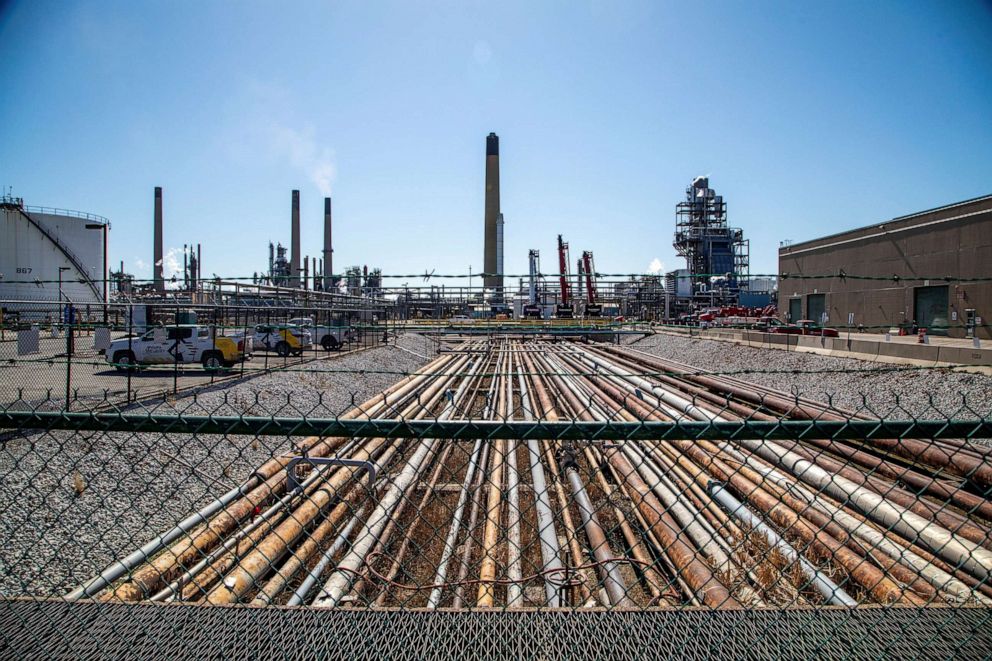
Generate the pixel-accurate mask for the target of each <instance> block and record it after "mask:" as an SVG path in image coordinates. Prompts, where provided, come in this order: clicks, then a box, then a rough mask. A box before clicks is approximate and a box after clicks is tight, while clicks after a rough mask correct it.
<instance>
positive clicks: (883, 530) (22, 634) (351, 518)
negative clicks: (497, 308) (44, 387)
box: [0, 320, 992, 658]
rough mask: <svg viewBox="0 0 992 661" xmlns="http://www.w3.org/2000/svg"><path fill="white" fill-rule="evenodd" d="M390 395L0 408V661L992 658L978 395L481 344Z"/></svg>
mask: <svg viewBox="0 0 992 661" xmlns="http://www.w3.org/2000/svg"><path fill="white" fill-rule="evenodd" d="M252 321H253V322H254V321H256V320H252ZM435 346H437V345H436V344H435ZM398 350H399V349H396V348H392V349H390V351H398ZM400 371H403V372H405V375H400V374H395V373H394V374H390V373H388V372H389V371H388V370H381V372H382V373H378V372H377V371H376V370H374V369H367V368H362V369H357V368H352V369H351V371H350V372H349V371H347V370H342V371H341V372H331V371H328V373H323V374H322V373H321V372H320V371H318V372H316V375H317V376H316V377H315V378H321V379H324V381H322V382H321V383H320V384H319V385H318V386H316V387H312V386H308V387H307V390H308V391H309V394H304V393H299V392H292V391H291V390H287V389H286V387H285V385H286V384H285V375H284V374H269V375H265V376H263V377H260V378H259V379H256V380H254V381H252V382H251V383H244V384H241V383H239V384H237V385H236V386H235V385H232V386H230V387H223V388H215V389H213V390H210V391H207V392H197V393H193V394H189V395H186V396H183V393H181V392H180V393H178V396H177V394H176V393H172V396H169V397H160V398H157V399H156V398H152V399H146V400H142V401H138V402H135V401H134V400H133V398H132V399H131V400H124V402H123V403H122V401H121V400H119V399H116V398H115V397H113V396H111V395H107V396H106V397H104V398H102V399H94V400H87V401H85V402H83V401H82V400H81V399H74V400H73V405H72V406H71V407H65V406H62V405H61V404H60V402H59V401H58V399H57V397H56V395H55V394H54V393H53V395H52V398H51V399H49V398H44V397H43V398H40V399H39V398H26V397H21V398H14V401H9V403H8V402H5V405H4V406H3V407H2V413H0V428H2V434H3V436H2V438H3V440H2V447H0V488H2V491H3V497H2V499H0V519H2V522H3V523H2V529H0V531H2V532H0V537H2V539H0V543H2V548H3V553H2V554H0V562H2V581H3V583H2V592H3V595H4V596H5V597H6V598H7V599H8V601H6V602H5V603H4V605H0V618H2V620H3V623H4V626H3V630H2V633H0V638H2V640H3V641H4V642H5V645H7V650H8V652H11V653H13V654H25V653H27V652H26V650H30V651H31V652H33V653H39V651H40V653H42V654H44V653H50V654H56V655H64V656H84V655H85V654H88V653H91V652H93V650H95V649H103V650H104V651H106V650H108V649H113V650H119V651H120V652H121V653H124V654H130V653H136V651H142V650H144V651H145V652H147V651H149V650H152V651H155V650H158V651H162V650H164V649H166V647H157V646H156V645H158V643H156V642H155V641H171V642H170V643H169V644H170V645H177V647H175V646H174V647H168V649H169V650H171V651H170V654H173V655H180V656H226V655H232V656H246V655H247V656H257V655H260V656H274V655H280V654H282V653H287V654H288V655H300V654H301V653H300V650H301V649H302V650H304V652H303V653H302V655H303V656H307V654H306V650H309V651H310V653H311V654H313V653H316V650H317V649H318V646H320V645H332V646H333V647H334V649H337V650H350V652H348V653H346V654H345V655H351V654H358V653H363V654H365V655H369V654H370V653H376V654H379V655H384V656H418V657H419V656H424V655H426V654H428V653H431V654H437V655H439V656H459V657H460V656H465V657H466V658H469V657H472V658H477V657H479V656H490V655H493V654H499V655H503V656H509V655H514V656H525V657H528V658H538V657H542V658H543V657H569V658H593V657H602V656H619V655H624V656H649V655H650V656H660V655H662V654H665V655H675V654H691V655H701V654H705V655H709V656H749V655H754V656H777V657H809V656H817V655H824V656H826V655H829V656H849V657H855V658H864V657H879V656H893V657H900V658H906V657H924V658H933V657H942V658H966V657H967V658H976V657H977V658H980V657H983V656H985V655H987V654H988V653H989V652H988V650H989V649H992V648H990V645H989V644H990V642H992V633H990V632H992V610H989V606H990V605H992V584H990V578H992V538H990V526H992V500H990V496H992V448H990V447H989V445H988V441H987V439H989V438H992V402H990V400H988V399H987V398H983V397H978V398H968V397H965V396H962V397H961V398H960V399H959V400H958V403H957V404H955V405H953V406H948V405H946V404H942V405H938V404H935V403H933V400H931V403H930V405H929V406H922V407H921V406H919V405H915V404H914V406H913V407H908V406H907V405H905V404H904V403H901V402H900V400H899V398H893V399H892V401H891V403H889V404H887V405H885V406H882V405H880V404H878V401H880V400H878V399H877V398H871V397H865V398H863V399H862V400H861V401H862V404H861V405H859V406H854V407H851V406H847V407H842V406H839V405H835V404H834V403H832V402H829V401H826V402H825V401H818V400H814V399H808V398H805V397H802V396H799V395H796V394H794V393H786V392H782V391H779V390H776V389H774V388H771V387H769V386H763V385H758V384H756V383H754V382H751V381H745V380H742V378H741V377H739V376H734V375H728V374H719V373H713V372H706V371H703V370H699V369H694V368H690V367H688V366H685V365H683V364H681V363H678V362H674V361H672V360H669V359H663V358H659V357H656V356H650V355H647V354H645V353H642V352H639V351H636V350H634V349H631V348H627V347H623V346H616V345H611V344H608V343H602V344H597V343H576V342H555V341H545V340H535V339H512V338H509V337H502V338H500V337H492V336H487V337H481V338H480V337H473V336H470V335H466V336H462V337H460V338H458V337H455V338H449V339H448V340H447V341H445V342H444V343H443V344H441V345H440V350H439V352H438V353H437V355H436V357H433V356H428V355H426V354H424V355H422V356H421V359H420V360H419V361H418V362H417V363H416V364H415V365H414V366H413V367H412V368H410V369H405V370H400ZM400 376H402V378H398V377H400ZM277 378H278V379H282V380H281V381H277V380H276V379H277ZM397 378H398V380H397ZM234 604H249V605H253V606H259V607H265V608H253V609H243V608H234V609H231V608H223V607H222V606H229V605H234ZM277 607H287V608H277ZM473 632H474V633H473ZM481 640H486V641H489V642H488V643H486V644H485V645H483V643H481V642H480V641H481ZM176 641H179V642H176ZM321 641H322V642H321ZM101 645H106V646H109V647H99V646H101ZM161 645H165V643H164V642H162V643H161ZM289 650H293V651H292V654H289ZM428 650H429V651H428Z"/></svg>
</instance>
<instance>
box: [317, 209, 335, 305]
mask: <svg viewBox="0 0 992 661" xmlns="http://www.w3.org/2000/svg"><path fill="white" fill-rule="evenodd" d="M333 261H334V247H333V244H332V243H331V198H329V197H325V198H324V262H323V264H322V265H321V267H320V270H321V272H322V273H323V275H324V291H330V290H331V286H332V284H333V283H332V282H331V278H332V277H333V275H334V267H333Z"/></svg>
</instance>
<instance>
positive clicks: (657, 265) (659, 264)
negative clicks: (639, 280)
mask: <svg viewBox="0 0 992 661" xmlns="http://www.w3.org/2000/svg"><path fill="white" fill-rule="evenodd" d="M664 270H665V262H663V261H661V260H660V259H658V258H657V257H655V258H654V259H652V260H651V263H650V264H648V273H649V274H651V275H660V274H661V272H662V271H664Z"/></svg>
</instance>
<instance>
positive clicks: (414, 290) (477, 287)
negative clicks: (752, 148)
mask: <svg viewBox="0 0 992 661" xmlns="http://www.w3.org/2000/svg"><path fill="white" fill-rule="evenodd" d="M500 147H501V145H500V137H499V136H498V135H497V134H496V133H495V132H493V133H489V134H488V135H487V136H485V140H484V151H483V152H482V153H483V158H484V160H483V162H482V172H483V174H484V190H483V191H482V205H481V209H480V211H481V214H480V220H481V225H482V229H483V254H482V256H481V257H482V260H481V261H482V265H483V269H482V273H481V277H479V275H480V274H478V273H476V274H475V275H476V277H475V279H474V281H473V274H472V273H471V271H470V272H469V273H468V274H460V275H459V276H458V277H456V278H453V279H445V280H441V279H432V275H433V274H432V273H431V272H425V273H424V275H423V278H422V279H416V278H414V279H412V280H413V282H410V281H409V280H411V279H410V278H404V280H407V281H406V282H402V283H401V282H399V281H398V279H397V278H396V277H390V273H389V267H388V265H382V264H372V265H369V264H367V263H365V264H361V263H358V264H355V263H352V264H351V265H342V263H341V261H340V260H337V269H335V260H334V250H335V248H334V242H333V227H334V224H333V218H332V208H333V207H332V199H331V198H330V197H324V198H323V216H322V218H320V221H319V222H320V224H319V225H316V223H313V220H311V221H310V223H308V226H311V227H312V226H315V225H316V226H317V227H320V228H321V229H322V233H321V236H320V242H319V248H318V249H315V250H313V251H305V250H304V245H307V242H306V241H304V239H305V238H306V239H309V240H310V241H312V238H313V237H311V236H307V237H305V236H304V232H303V227H302V225H303V220H304V219H303V218H301V211H300V199H301V195H302V194H303V192H301V190H299V189H295V190H292V191H290V195H289V202H290V204H289V214H288V215H289V228H288V230H289V231H288V236H283V237H278V236H274V237H270V240H269V241H268V243H267V245H266V247H265V249H264V250H263V251H259V254H258V255H257V257H258V258H259V259H252V260H250V261H246V264H251V263H254V264H255V265H256V268H251V269H248V268H246V269H245V272H244V273H238V274H234V275H236V276H237V277H229V278H224V277H220V278H218V277H216V276H211V277H207V278H205V277H203V273H204V262H205V260H209V259H210V251H211V247H210V246H203V245H201V244H199V243H197V244H195V245H194V244H184V245H183V248H182V266H181V271H179V272H177V273H171V274H170V276H169V277H168V278H167V277H166V275H165V257H166V255H165V245H166V237H167V236H168V235H169V224H168V214H167V212H166V200H165V197H166V192H165V191H163V189H162V188H161V187H154V188H153V190H152V195H151V201H152V205H151V223H150V225H151V230H152V231H151V238H152V241H151V243H152V246H151V248H152V249H151V254H150V257H151V262H152V264H153V269H152V276H151V278H147V279H142V278H139V277H136V276H135V275H134V274H131V273H128V272H126V271H125V268H124V263H123V262H120V263H119V264H114V263H112V262H110V261H109V259H108V256H109V254H110V247H111V245H112V238H113V237H112V232H111V222H110V221H109V220H107V219H106V218H103V217H101V216H98V215H95V214H91V213H85V212H76V211H64V210H58V209H50V208H44V207H33V206H29V205H27V204H25V202H24V200H22V199H20V198H17V197H14V196H13V195H12V194H7V195H5V196H4V197H3V200H2V204H0V210H2V223H3V225H2V231H3V235H4V237H5V238H6V239H7V240H5V241H4V242H3V245H2V247H0V298H2V299H4V300H5V303H4V309H5V311H8V312H10V311H15V312H16V311H17V310H18V306H23V304H25V303H26V302H39V301H62V302H64V303H66V304H68V305H71V306H74V307H75V308H80V309H81V308H83V307H86V309H87V310H89V313H90V315H91V316H92V315H93V314H94V311H95V310H96V309H97V308H96V307H95V306H99V305H100V304H114V303H151V304H154V303H156V302H162V301H171V302H177V303H181V304H188V305H208V304H228V303H237V304H246V305H256V304H257V305H264V306H269V307H273V306H275V307H282V308H292V307H294V306H300V305H303V306H310V305H317V306H323V307H325V308H327V309H331V308H335V307H342V306H343V307H351V308H359V307H362V306H364V305H366V304H370V305H374V306H376V307H383V308H384V309H389V315H390V316H391V317H393V318H397V319H411V320H417V319H431V320H446V319H450V318H453V317H454V318H458V319H471V320H493V321H509V320H545V321H549V320H555V319H571V320H597V321H603V320H614V321H619V320H622V321H624V322H638V321H640V322H651V323H664V324H677V325H686V324H688V325H698V324H700V323H702V322H703V321H704V320H707V319H708V318H710V319H711V318H720V317H721V316H728V315H729V316H732V317H733V318H734V319H735V320H738V321H740V320H741V318H743V320H744V322H745V323H748V324H753V323H755V322H756V321H757V320H758V319H761V318H768V317H776V316H777V317H778V318H779V319H780V320H781V321H783V322H785V323H795V322H797V321H799V320H802V319H805V320H809V321H813V322H816V323H820V324H826V323H834V324H836V323H837V322H838V321H839V320H840V319H842V318H843V316H844V315H845V312H847V313H850V314H854V315H855V316H856V317H859V318H864V319H866V320H868V321H871V322H872V324H871V325H872V327H873V328H875V329H876V332H882V331H883V330H885V328H886V326H885V324H889V327H891V328H892V329H901V331H905V332H909V331H911V330H912V329H913V327H914V324H913V322H914V320H915V321H917V323H916V326H919V323H918V322H919V320H920V319H922V320H924V321H925V322H926V325H927V327H929V328H931V330H932V332H934V333H937V334H940V333H942V332H944V329H950V328H951V327H952V326H953V325H954V324H953V322H954V321H955V320H957V318H958V317H961V318H963V319H964V321H965V324H966V325H968V327H969V328H972V329H973V330H961V331H955V330H948V331H947V333H948V334H950V335H955V334H967V335H969V336H970V335H971V334H975V335H978V336H983V335H985V334H987V333H988V331H987V330H986V329H985V328H984V327H985V326H986V325H987V324H986V323H985V322H983V321H982V320H983V319H985V320H987V319H988V318H989V315H983V314H982V307H983V305H984V299H985V297H986V293H985V285H983V284H981V283H976V284H975V285H973V286H970V288H969V289H968V291H967V292H965V293H960V292H963V291H964V290H961V289H960V288H959V289H958V291H959V293H958V294H957V296H958V299H960V300H959V301H958V302H957V303H955V301H952V298H953V297H954V296H955V295H956V294H955V292H954V291H949V290H948V289H947V288H946V287H944V288H943V289H939V288H935V286H933V285H927V284H925V283H919V284H912V285H906V286H903V287H902V288H900V289H899V292H901V293H896V294H886V296H888V297H889V298H890V299H891V301H889V300H888V299H886V300H887V302H886V305H885V306H881V307H878V309H876V308H875V307H872V306H871V304H870V302H869V301H868V300H867V298H864V297H870V296H875V294H867V293H866V294H864V295H863V296H862V297H863V298H864V300H861V299H857V298H852V297H849V296H848V295H847V294H846V293H841V292H847V291H848V289H849V286H848V285H847V284H845V283H844V282H843V281H836V282H834V281H829V280H827V281H822V282H817V283H813V285H811V286H810V287H809V288H808V289H809V291H808V292H807V291H805V290H802V289H801V288H800V287H798V286H792V287H791V288H790V290H789V292H788V294H787V297H788V300H787V301H786V302H785V303H784V304H783V303H782V302H781V301H780V300H779V287H780V282H779V278H778V277H776V276H775V275H768V274H764V275H762V276H760V277H753V276H752V274H751V265H750V240H749V239H748V238H747V234H746V228H744V227H741V226H735V224H732V223H731V222H730V214H729V212H728V201H727V200H726V199H725V198H724V196H723V195H721V194H719V193H718V192H717V189H716V188H715V187H714V186H713V185H711V181H710V177H709V176H697V177H695V178H693V179H692V180H691V183H690V184H689V185H688V186H686V188H685V189H684V197H683V198H682V199H681V200H680V201H678V202H676V204H675V209H674V217H672V216H668V218H669V219H670V220H668V221H666V223H667V222H670V223H671V224H670V225H669V227H672V228H673V232H672V234H669V235H668V236H669V237H671V239H670V240H671V245H672V247H673V248H674V251H675V253H676V255H678V256H679V257H681V258H683V259H684V260H685V264H684V267H682V268H678V269H675V270H671V271H668V272H659V273H652V274H646V275H639V274H632V273H629V272H628V269H627V268H625V265H623V264H610V265H606V268H605V269H604V268H603V267H604V265H602V264H597V262H596V259H595V257H594V251H593V249H592V248H594V246H588V245H580V246H576V247H575V248H574V249H573V247H572V246H571V245H570V240H569V228H568V227H561V228H549V233H548V236H547V238H548V243H549V244H550V249H548V248H543V249H542V248H540V247H537V246H534V247H531V248H529V249H528V251H527V269H526V272H525V273H523V274H513V276H508V275H507V273H506V271H505V266H504V264H505V262H506V254H505V245H506V234H505V233H506V232H507V231H508V229H507V227H508V226H507V225H506V222H505V219H504V210H503V208H502V205H501V199H500V192H501V191H500ZM670 193H674V191H662V192H661V193H660V194H659V197H660V198H662V199H665V198H669V199H670V198H671V197H675V196H674V194H672V195H670ZM962 205H965V206H968V208H972V207H974V208H975V209H978V211H977V212H975V213H969V214H965V215H964V216H961V218H967V223H969V225H968V227H969V228H970V227H975V228H977V229H975V230H970V229H968V230H958V229H957V225H959V224H960V222H956V221H955V222H952V221H946V222H945V221H941V225H940V229H941V231H945V228H949V229H948V230H947V231H948V232H951V234H949V235H948V236H949V238H948V240H949V241H955V240H957V239H956V238H955V237H958V236H959V234H960V232H961V231H968V232H972V231H973V232H977V234H976V236H978V237H981V236H986V235H987V233H986V232H985V231H984V229H983V228H987V225H988V222H989V221H988V218H987V216H988V211H987V206H988V204H987V198H979V199H977V200H974V201H968V202H962V203H959V204H956V205H949V206H948V207H946V209H947V210H948V211H946V212H945V211H943V209H945V208H944V207H942V208H940V209H938V210H935V211H932V212H923V213H921V214H916V215H913V216H908V217H907V218H917V217H920V218H930V217H934V216H936V217H940V218H943V217H944V216H947V217H948V218H951V219H952V220H953V219H956V218H958V216H955V215H954V213H955V211H956V210H957V209H959V208H962ZM662 206H663V205H662ZM896 220H899V221H900V222H901V219H896ZM961 222H964V221H961ZM280 225H281V223H275V224H274V225H273V226H275V227H278V226H280ZM282 226H283V227H285V225H282ZM883 226H884V225H883ZM924 226H926V227H930V225H924ZM913 227H915V226H913ZM914 231H915V230H914ZM866 235H870V233H869V234H866ZM904 235H905V236H906V237H909V239H907V241H909V240H910V239H911V242H910V243H907V244H906V245H907V246H908V248H906V249H909V250H913V251H916V252H920V251H922V252H924V253H925V252H926V251H928V250H929V249H930V248H929V247H928V243H927V239H926V235H920V236H916V235H915V234H913V233H912V232H909V231H906V232H904ZM858 236H860V235H858ZM962 236H963V235H962ZM657 241H658V242H659V243H661V242H667V241H668V239H666V237H665V236H664V234H661V235H659V236H658V237H657ZM817 241H818V240H814V241H812V242H807V243H809V244H810V245H817V246H819V245H820V243H818V242H817ZM917 244H919V246H920V247H915V246H916V245H917ZM802 245H804V246H805V245H806V244H802ZM829 245H833V244H829ZM838 245H839V244H838ZM967 246H977V247H976V248H973V249H972V248H969V247H967ZM967 246H966V247H964V248H961V249H957V248H955V247H953V246H952V247H951V248H948V249H943V251H942V252H941V253H940V255H941V257H935V258H934V260H936V261H935V262H934V263H935V264H937V265H938V266H940V269H938V270H947V271H948V272H949V273H951V275H952V276H953V275H955V272H956V271H957V270H960V269H958V267H959V266H960V267H961V269H965V270H968V273H969V277H974V276H973V275H970V274H971V273H972V271H974V269H972V268H970V267H967V266H966V265H967V264H972V263H982V261H983V259H984V258H983V257H982V254H984V253H982V251H983V250H985V248H984V247H983V246H984V244H983V243H982V241H981V240H980V239H978V240H977V243H976V242H975V241H970V243H968V244H967ZM817 250H818V254H819V255H820V256H819V257H818V258H817V260H818V261H817V263H818V264H822V266H821V267H820V270H823V269H827V270H830V271H832V272H838V273H840V272H843V271H844V268H845V264H843V263H840V262H838V263H835V262H836V261H837V260H834V259H832V257H831V254H832V253H829V252H826V251H824V250H823V249H821V248H818V249H817ZM962 250H964V251H967V250H973V251H974V250H977V251H978V252H976V253H975V254H974V255H972V254H971V253H968V254H967V255H966V256H965V257H961V258H960V259H959V258H958V257H955V256H956V255H964V254H965V253H964V252H961V251H962ZM542 252H543V255H542ZM782 254H783V255H786V254H788V255H789V256H790V258H791V257H792V256H794V255H797V254H800V253H798V252H797V251H796V250H795V249H794V248H789V247H788V244H787V243H783V248H782ZM837 254H838V256H840V255H841V253H840V252H838V253H837ZM895 254H897V255H898V254H899V253H898V251H897V253H895ZM935 254H936V253H935ZM542 256H543V260H542ZM352 259H354V258H352ZM373 259H374V256H373ZM355 261H358V260H355ZM962 265H965V266H962ZM259 266H260V267H261V268H258V267H259ZM903 266H906V265H900V264H898V263H893V264H890V265H887V266H885V267H884V268H885V269H890V270H898V269H899V268H902V267H903ZM910 266H911V265H910ZM802 268H803V265H802V262H801V261H799V260H795V261H792V262H789V265H788V266H786V267H782V268H780V270H782V271H788V270H791V269H800V270H801V269H802ZM979 270H980V269H979ZM604 273H608V274H609V275H604ZM979 275H980V274H979ZM784 277H788V273H784ZM809 282H812V281H809ZM807 284H808V283H807ZM821 285H822V286H821ZM907 286H908V287H910V288H908V289H907V288H906V287H907ZM913 287H915V288H916V289H913ZM926 287H930V288H929V289H927V288H926ZM917 289H918V290H919V291H917ZM831 291H836V292H838V293H837V295H836V296H833V295H832V294H831ZM967 296H971V297H972V299H973V301H974V304H971V303H968V302H967V301H964V302H960V301H963V300H964V299H963V298H962V297H967ZM806 299H808V303H807V301H806ZM831 300H835V301H837V302H840V303H841V304H842V305H843V306H844V308H845V309H844V310H841V309H840V308H839V307H837V308H836V309H831V305H830V301H831ZM835 307H836V306H835ZM879 310H880V312H879ZM861 325H862V326H864V325H865V324H864V323H862V324H861Z"/></svg>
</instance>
